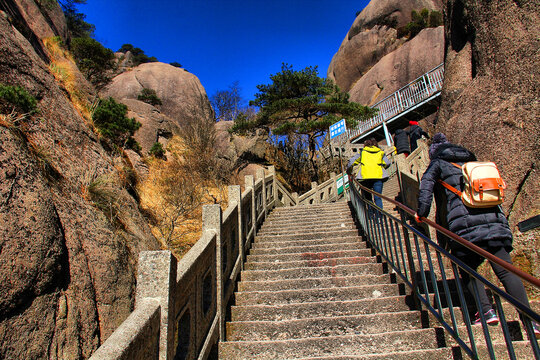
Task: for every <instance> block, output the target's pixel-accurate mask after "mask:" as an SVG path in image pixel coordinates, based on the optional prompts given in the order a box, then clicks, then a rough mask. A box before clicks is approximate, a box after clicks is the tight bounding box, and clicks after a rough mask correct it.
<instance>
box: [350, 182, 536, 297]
mask: <svg viewBox="0 0 540 360" xmlns="http://www.w3.org/2000/svg"><path fill="white" fill-rule="evenodd" d="M349 180H350V179H349ZM354 182H355V183H356V184H357V185H358V186H359V187H360V188H361V189H362V190H364V191H367V192H369V193H371V194H373V195H377V196H378V197H380V198H382V199H384V200H386V201H388V202H390V203H392V204H394V205H396V206H397V207H399V208H400V209H402V210H403V211H405V212H406V213H408V214H409V215H412V216H414V214H416V212H415V211H413V210H412V209H410V208H409V207H407V206H405V205H403V204H402V203H400V202H397V201H395V200H393V199H390V198H388V197H386V196H384V195H382V194H379V193H376V192H375V191H373V190H371V189H368V188H367V187H365V186H363V185H361V184H360V182H358V180H356V179H354ZM420 220H422V222H425V223H426V224H428V225H429V226H431V227H433V228H435V229H436V230H437V231H439V232H441V233H443V234H444V235H446V236H448V237H449V238H450V239H452V240H454V241H457V242H458V243H460V244H461V245H463V246H465V247H466V248H468V249H470V250H472V251H474V252H475V253H477V254H478V255H480V256H482V257H484V258H486V259H487V260H489V261H491V262H494V263H495V264H497V265H499V266H501V267H503V268H505V269H506V270H508V271H510V272H511V273H514V274H515V275H517V276H519V277H520V278H522V279H523V280H525V281H527V282H528V283H530V284H532V285H534V286H536V287H538V288H540V279H538V278H536V277H534V276H532V275H531V274H528V273H526V272H525V271H523V270H521V269H519V268H517V267H515V266H514V265H512V264H509V263H507V262H506V261H504V260H502V259H499V258H498V257H496V256H495V255H493V254H491V253H489V252H487V251H486V250H484V249H482V248H481V247H478V246H477V245H474V244H473V243H472V242H470V241H468V240H465V239H464V238H462V237H461V236H459V235H456V234H454V233H453V232H451V231H450V230H448V229H445V228H443V227H442V226H440V225H438V224H436V223H434V222H433V221H431V220H429V219H427V218H425V217H421V218H420Z"/></svg>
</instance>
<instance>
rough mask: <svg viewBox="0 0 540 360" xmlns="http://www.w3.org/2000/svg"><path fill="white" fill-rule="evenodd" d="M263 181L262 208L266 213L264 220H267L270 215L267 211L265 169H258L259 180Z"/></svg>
mask: <svg viewBox="0 0 540 360" xmlns="http://www.w3.org/2000/svg"><path fill="white" fill-rule="evenodd" d="M259 179H262V188H261V189H262V190H261V191H262V195H261V198H262V206H263V211H264V218H265V219H266V216H267V215H268V211H267V210H266V180H265V174H264V169H258V170H257V180H259Z"/></svg>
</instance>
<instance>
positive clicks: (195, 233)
mask: <svg viewBox="0 0 540 360" xmlns="http://www.w3.org/2000/svg"><path fill="white" fill-rule="evenodd" d="M185 157H186V152H185V146H184V142H183V141H182V139H181V138H180V137H174V138H173V139H171V141H170V142H169V145H168V146H167V160H166V161H165V160H161V159H156V158H148V159H146V163H147V164H148V167H149V176H148V178H147V179H146V181H144V182H143V183H141V184H139V185H138V186H137V192H138V193H139V196H140V203H141V208H142V209H143V210H144V211H145V212H146V213H147V214H150V217H152V221H151V225H150V227H151V230H152V233H153V234H154V236H156V238H158V239H159V240H160V242H161V244H162V246H163V247H164V248H167V249H170V250H171V251H173V253H174V254H175V255H176V256H177V257H182V256H183V255H184V254H185V253H186V252H187V251H188V250H189V249H190V248H191V247H192V246H193V245H194V244H195V243H196V242H197V241H198V240H199V238H200V237H201V227H202V206H203V205H204V204H213V203H218V204H221V207H222V209H225V208H226V206H227V188H226V186H219V185H217V184H215V183H212V182H209V181H203V180H202V177H201V176H200V174H197V173H194V172H192V171H190V169H191V168H190V167H189V166H187V165H186V164H184V159H185Z"/></svg>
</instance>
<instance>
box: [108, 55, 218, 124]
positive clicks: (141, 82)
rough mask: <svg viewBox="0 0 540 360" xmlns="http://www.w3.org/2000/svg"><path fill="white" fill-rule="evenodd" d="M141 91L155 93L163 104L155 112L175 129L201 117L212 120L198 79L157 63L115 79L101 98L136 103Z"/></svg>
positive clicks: (125, 73) (140, 66)
mask: <svg viewBox="0 0 540 360" xmlns="http://www.w3.org/2000/svg"><path fill="white" fill-rule="evenodd" d="M143 88H148V89H153V90H155V91H156V94H157V96H158V97H159V99H160V100H161V101H162V102H163V105H159V110H160V111H161V113H162V114H163V115H166V116H168V117H169V118H170V119H172V121H173V122H174V123H175V124H176V125H177V126H179V127H181V126H182V125H183V124H185V123H187V122H189V121H197V120H198V119H200V118H201V117H205V118H211V117H212V107H211V105H210V102H209V101H208V97H207V95H206V91H205V90H204V88H203V86H202V85H201V83H200V81H199V79H198V78H197V77H196V76H195V75H193V74H191V73H189V72H187V71H186V70H184V69H180V68H177V67H174V66H172V65H169V64H164V63H160V62H153V63H146V64H141V65H139V66H137V67H135V68H133V69H132V70H130V71H127V72H124V73H122V74H120V75H118V76H116V77H115V78H114V79H113V80H112V82H111V84H109V85H108V86H107V87H106V89H104V90H103V91H102V94H101V95H102V96H112V97H113V98H115V99H117V100H120V101H124V99H137V96H138V95H139V93H140V92H141V90H142V89H143Z"/></svg>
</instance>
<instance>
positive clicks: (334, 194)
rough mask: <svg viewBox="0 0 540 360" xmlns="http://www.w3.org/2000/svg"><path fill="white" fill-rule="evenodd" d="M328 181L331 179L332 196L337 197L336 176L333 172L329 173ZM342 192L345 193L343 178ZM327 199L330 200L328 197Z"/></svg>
mask: <svg viewBox="0 0 540 360" xmlns="http://www.w3.org/2000/svg"><path fill="white" fill-rule="evenodd" d="M330 179H332V181H333V183H332V195H333V196H335V197H336V199H337V197H338V193H337V192H338V190H337V175H336V173H335V172H333V171H332V172H331V173H330ZM343 191H345V178H343ZM328 198H329V199H330V196H328Z"/></svg>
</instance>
